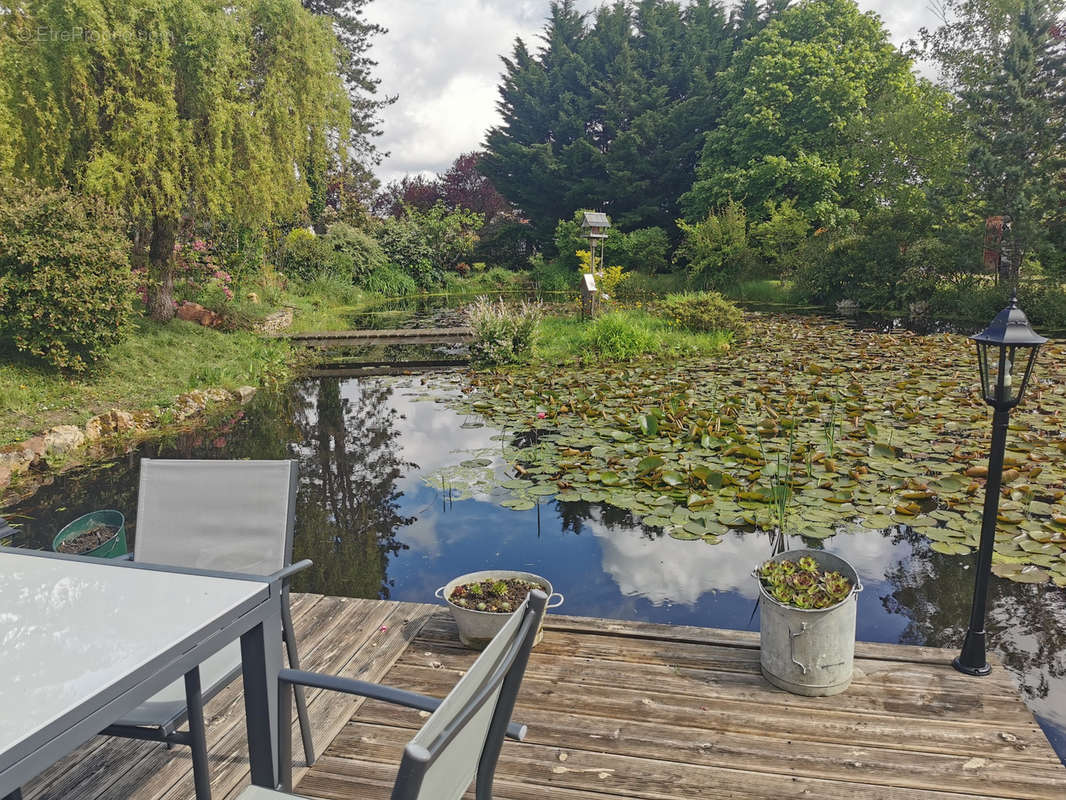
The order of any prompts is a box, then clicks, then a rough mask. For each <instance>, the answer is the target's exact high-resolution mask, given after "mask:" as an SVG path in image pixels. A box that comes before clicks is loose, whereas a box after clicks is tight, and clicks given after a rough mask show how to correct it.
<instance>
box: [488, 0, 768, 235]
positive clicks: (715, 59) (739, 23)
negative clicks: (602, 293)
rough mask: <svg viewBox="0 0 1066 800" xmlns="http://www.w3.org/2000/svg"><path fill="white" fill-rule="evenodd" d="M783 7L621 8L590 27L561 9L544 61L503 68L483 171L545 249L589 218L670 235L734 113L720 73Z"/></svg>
mask: <svg viewBox="0 0 1066 800" xmlns="http://www.w3.org/2000/svg"><path fill="white" fill-rule="evenodd" d="M786 5H787V2H785V0H770V1H769V2H765V3H763V4H761V5H760V4H759V3H758V2H754V0H752V1H751V2H746V3H743V4H742V5H741V6H740V7H738V8H737V9H734V11H733V13H732V14H730V13H727V11H726V10H725V8H724V7H723V5H722V4H721V3H720V2H718V0H693V1H692V2H689V3H682V2H679V1H678V0H635V2H623V1H622V0H618V1H617V2H614V3H613V4H611V5H605V6H602V7H601V8H600V9H599V10H598V11H597V12H596V13H595V14H594V15H593V16H592V17H591V18H586V17H584V16H583V15H582V14H580V13H579V12H578V11H576V9H575V8H574V4H573V2H572V0H562V1H561V2H557V3H554V4H553V5H552V6H551V16H550V17H549V19H548V22H547V24H546V26H545V32H544V34H543V36H542V41H543V43H544V45H543V47H542V48H541V49H540V50H539V51H538V52H537V53H536V54H535V55H534V54H530V52H529V51H528V50H527V49H526V47H525V45H524V44H523V43H522V42H521V41H519V42H516V44H515V48H514V51H513V53H512V55H511V57H510V58H505V59H504V65H505V70H506V71H505V74H504V76H503V83H502V85H501V87H500V98H501V99H500V103H499V108H500V111H501V114H502V116H503V124H501V125H499V126H497V127H495V128H493V129H492V130H490V131H489V133H488V135H487V137H486V156H485V159H484V160H483V163H482V165H481V169H482V171H484V172H485V174H486V175H488V176H489V177H490V179H491V180H492V181H493V183H494V184H495V185H496V186H497V188H498V189H499V190H500V192H501V193H502V194H503V195H504V196H505V197H506V198H507V199H508V200H509V201H511V202H512V203H514V204H515V205H517V206H518V207H519V208H521V209H522V211H523V212H524V213H525V214H526V215H527V216H528V217H530V218H531V220H532V222H533V224H534V229H535V231H536V234H537V237H538V238H539V240H540V241H541V242H542V243H546V242H547V241H549V240H550V234H551V231H552V230H553V229H554V226H555V224H556V222H557V221H558V220H559V219H569V218H570V217H571V216H572V214H573V212H574V211H575V210H577V209H580V208H597V209H601V210H604V211H606V212H608V213H609V214H610V215H611V217H612V219H613V220H614V224H615V225H616V226H618V227H620V228H622V229H624V230H629V229H636V228H642V227H650V226H660V227H665V228H668V229H671V228H672V227H673V221H674V220H675V219H676V218H677V216H678V215H679V206H678V198H679V197H680V196H681V194H682V193H683V192H684V191H685V190H686V189H688V188H689V187H690V186H691V184H692V180H693V171H694V169H695V166H696V164H697V163H698V161H699V157H700V152H701V149H702V147H703V141H704V137H705V135H706V133H707V132H708V131H710V130H713V129H714V128H715V127H716V126H717V124H718V120H719V117H720V116H721V114H722V112H723V109H724V108H725V106H724V103H723V100H724V96H725V91H724V90H723V87H722V84H721V81H720V74H721V72H722V70H723V69H725V67H727V66H728V65H729V63H730V60H731V58H732V56H733V53H734V51H735V49H736V47H737V45H738V43H741V42H744V41H745V40H747V39H748V38H749V37H750V36H753V35H755V34H756V33H758V31H759V30H761V29H762V28H763V27H765V25H766V24H768V22H769V21H770V20H771V19H773V18H774V17H775V16H777V14H778V13H779V12H780V11H781V9H783V8H784V7H785V6H786Z"/></svg>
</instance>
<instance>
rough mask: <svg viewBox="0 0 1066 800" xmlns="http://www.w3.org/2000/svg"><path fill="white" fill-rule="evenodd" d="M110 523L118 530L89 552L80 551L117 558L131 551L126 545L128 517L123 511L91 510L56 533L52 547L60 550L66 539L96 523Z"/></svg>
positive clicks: (57, 550) (90, 554) (87, 554)
mask: <svg viewBox="0 0 1066 800" xmlns="http://www.w3.org/2000/svg"><path fill="white" fill-rule="evenodd" d="M98 523H99V524H104V525H110V526H111V527H112V528H118V532H117V533H116V534H115V535H114V536H112V537H111V538H110V539H108V540H107V541H106V542H104V543H103V544H102V545H100V546H98V547H95V548H93V549H92V550H89V551H88V552H87V553H79V555H83V556H95V557H97V558H117V557H118V556H124V555H126V553H127V552H129V548H128V547H127V546H126V517H125V516H124V515H123V514H122V512H121V511H114V510H112V509H107V510H103V511H90V512H89V513H88V514H86V515H84V516H82V517H78V518H77V519H76V520H74V521H73V522H72V523H70V524H69V525H67V526H66V527H65V528H63V530H61V531H60V532H59V533H57V534H56V538H55V539H53V540H52V549H53V550H54V551H56V552H57V553H58V552H59V545H60V544H61V543H62V542H63V540H65V539H69V538H70V537H72V536H77V535H78V534H79V533H84V532H85V531H87V530H88V529H89V528H90V527H92V526H93V525H95V524H98Z"/></svg>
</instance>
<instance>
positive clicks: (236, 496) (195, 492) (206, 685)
mask: <svg viewBox="0 0 1066 800" xmlns="http://www.w3.org/2000/svg"><path fill="white" fill-rule="evenodd" d="M297 480H298V474H297V463H296V462H295V461H292V460H281V461H211V460H194V459H183V460H174V461H170V460H161V459H147V458H146V459H143V460H142V461H141V481H140V490H139V495H138V499H137V529H136V531H135V539H134V561H140V562H144V563H150V564H166V565H169V566H179V567H195V568H200V569H211V570H221V571H226V572H243V573H248V574H253V575H271V574H272V573H275V572H277V571H279V570H281V569H282V568H284V567H287V566H288V565H289V564H290V563H291V562H292V540H293V529H294V527H295V520H296V490H297ZM282 592H283V600H282V627H283V640H284V642H285V647H286V651H287V652H288V655H289V663H290V664H292V665H293V666H294V667H297V668H298V667H299V663H300V662H299V654H298V653H297V650H296V637H295V634H294V632H293V630H292V615H291V612H290V610H289V603H288V582H287V580H286V581H285V582H283V584H282ZM240 667H241V651H240V645H239V643H237V642H234V643H233V644H231V645H229V646H228V647H225V648H223V649H222V650H220V651H219V652H218V653H216V654H215V655H213V656H211V657H210V658H208V659H207V660H206V661H204V662H203V663H202V664H201V665H200V667H199V674H200V679H201V681H202V684H203V698H204V700H207V699H209V698H210V697H212V696H213V695H214V694H216V693H217V692H218V691H220V690H221V689H222V688H223V687H224V686H226V685H227V684H228V683H230V681H232V680H233V679H234V678H235V677H236V676H237V675H238V674H239V673H240ZM297 710H298V711H299V713H300V727H301V731H302V733H303V745H304V754H305V756H306V758H307V761H308V763H312V762H313V761H314V749H313V747H312V741H311V728H310V724H309V723H308V717H307V703H306V699H305V697H304V692H303V690H302V689H300V690H299V691H298V692H297ZM187 714H188V704H187V700H186V691H185V686H184V684H183V682H182V681H175V682H174V683H173V684H171V685H170V686H168V687H166V688H165V689H163V690H161V691H159V692H158V693H157V694H155V695H154V696H153V697H151V698H149V699H148V700H146V701H145V702H144V703H142V704H141V705H140V706H138V707H137V708H135V709H131V710H130V711H129V712H128V714H127V715H126V716H125V717H124V718H123V719H121V720H118V722H116V723H115V724H114V725H111V726H109V727H108V728H107V730H106V731H105V733H109V734H112V735H116V736H133V737H136V738H145V737H146V734H145V733H144V732H143V730H142V729H145V728H149V729H154V730H155V732H154V733H153V734H152V736H153V737H155V738H162V739H163V740H164V741H167V742H173V741H175V740H178V741H180V739H178V738H177V737H179V736H180V734H178V733H176V731H177V728H178V727H179V726H180V725H181V724H182V723H183V722H184V721H185V719H186V717H187Z"/></svg>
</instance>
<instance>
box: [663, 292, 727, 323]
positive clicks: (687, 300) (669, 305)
mask: <svg viewBox="0 0 1066 800" xmlns="http://www.w3.org/2000/svg"><path fill="white" fill-rule="evenodd" d="M656 307H657V311H658V313H659V315H660V316H662V317H664V318H665V319H666V320H667V321H668V322H671V323H673V324H674V325H677V326H678V327H679V328H684V329H685V330H688V331H695V332H696V333H709V332H711V331H732V332H733V333H744V332H745V331H747V329H748V325H747V323H746V322H745V321H744V312H743V311H741V310H740V309H739V308H737V307H736V306H735V305H733V304H732V303H730V302H729V301H728V300H726V299H725V298H724V297H722V295H720V294H718V292H685V293H683V294H668V295H667V296H666V297H664V298H663V299H662V300H661V301H659V303H658V304H657V306H656Z"/></svg>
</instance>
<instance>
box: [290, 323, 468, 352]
mask: <svg viewBox="0 0 1066 800" xmlns="http://www.w3.org/2000/svg"><path fill="white" fill-rule="evenodd" d="M273 336H274V337H276V338H279V339H288V340H289V341H290V342H292V343H293V344H297V345H301V346H303V347H318V348H331V347H368V346H373V345H386V344H455V343H459V342H469V341H472V340H473V338H474V329H473V328H393V329H382V330H354V331H322V332H319V333H278V334H273Z"/></svg>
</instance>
